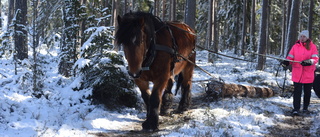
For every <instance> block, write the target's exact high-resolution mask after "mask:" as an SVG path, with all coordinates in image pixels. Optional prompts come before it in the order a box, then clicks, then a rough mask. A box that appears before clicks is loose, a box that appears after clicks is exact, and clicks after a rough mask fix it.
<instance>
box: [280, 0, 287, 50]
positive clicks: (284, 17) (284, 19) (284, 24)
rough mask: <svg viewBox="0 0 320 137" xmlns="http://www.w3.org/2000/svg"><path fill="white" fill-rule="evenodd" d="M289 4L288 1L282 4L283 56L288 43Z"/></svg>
mask: <svg viewBox="0 0 320 137" xmlns="http://www.w3.org/2000/svg"><path fill="white" fill-rule="evenodd" d="M287 4H288V0H286V1H284V3H283V4H282V25H281V26H282V37H281V49H280V51H281V55H284V47H285V41H286V33H287V13H286V12H287Z"/></svg>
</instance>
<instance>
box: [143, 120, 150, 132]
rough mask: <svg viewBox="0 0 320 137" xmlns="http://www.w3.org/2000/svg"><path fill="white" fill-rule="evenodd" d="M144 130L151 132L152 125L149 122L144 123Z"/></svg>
mask: <svg viewBox="0 0 320 137" xmlns="http://www.w3.org/2000/svg"><path fill="white" fill-rule="evenodd" d="M142 129H143V130H147V131H148V130H150V129H151V128H150V123H149V121H144V122H143V123H142Z"/></svg>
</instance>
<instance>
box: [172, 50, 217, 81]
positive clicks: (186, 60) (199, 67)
mask: <svg viewBox="0 0 320 137" xmlns="http://www.w3.org/2000/svg"><path fill="white" fill-rule="evenodd" d="M178 55H179V56H180V57H181V58H183V59H184V60H186V61H188V62H189V63H191V64H192V65H194V66H195V67H197V68H199V69H200V70H201V71H203V72H205V73H207V74H208V75H209V76H211V77H212V78H214V79H216V77H215V76H213V75H212V74H211V73H209V72H208V71H206V70H204V69H203V68H201V67H199V66H198V65H197V64H195V63H194V62H192V61H191V60H190V59H188V58H186V57H184V56H182V55H181V54H178Z"/></svg>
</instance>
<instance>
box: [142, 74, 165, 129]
mask: <svg viewBox="0 0 320 137" xmlns="http://www.w3.org/2000/svg"><path fill="white" fill-rule="evenodd" d="M167 82H168V81H167V80H165V81H160V82H154V86H153V89H152V93H151V96H150V99H149V109H148V111H149V115H148V116H147V120H146V121H145V122H144V123H143V124H142V127H143V129H146V130H150V129H151V130H153V131H156V130H158V129H159V128H158V124H159V108H160V104H161V99H162V98H161V97H162V92H163V90H164V88H165V87H166V85H167Z"/></svg>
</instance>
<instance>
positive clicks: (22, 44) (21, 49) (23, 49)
mask: <svg viewBox="0 0 320 137" xmlns="http://www.w3.org/2000/svg"><path fill="white" fill-rule="evenodd" d="M15 11H16V14H15V15H16V23H15V31H16V32H15V33H16V34H15V36H14V45H15V50H16V51H17V59H20V60H23V59H25V58H28V44H27V41H28V33H27V28H26V25H27V24H26V22H27V0H16V3H15ZM21 32H22V33H21Z"/></svg>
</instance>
